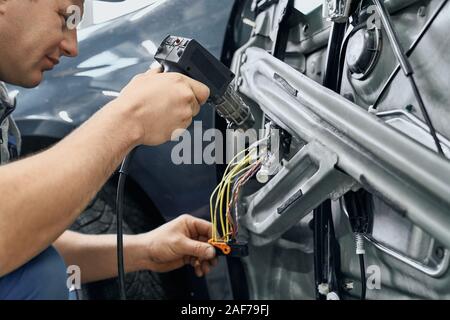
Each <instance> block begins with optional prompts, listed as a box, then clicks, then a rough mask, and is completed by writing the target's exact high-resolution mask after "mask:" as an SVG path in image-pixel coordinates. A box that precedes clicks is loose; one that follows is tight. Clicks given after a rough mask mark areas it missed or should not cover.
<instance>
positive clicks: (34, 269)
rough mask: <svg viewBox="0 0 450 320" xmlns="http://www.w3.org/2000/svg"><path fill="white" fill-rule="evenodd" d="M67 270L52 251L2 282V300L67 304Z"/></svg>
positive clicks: (55, 252) (0, 286)
mask: <svg viewBox="0 0 450 320" xmlns="http://www.w3.org/2000/svg"><path fill="white" fill-rule="evenodd" d="M66 279H67V274H66V266H65V264H64V261H63V259H62V258H61V256H60V255H59V253H58V252H57V251H56V250H55V249H54V248H53V247H50V248H48V249H47V250H45V251H44V252H42V253H41V254H40V255H38V256H37V257H35V258H34V259H33V260H31V261H30V262H28V263H27V264H25V265H23V266H22V267H20V268H19V269H17V270H15V271H13V272H12V273H10V274H8V275H6V276H4V277H3V278H0V300H65V299H67V298H68V289H67V285H66Z"/></svg>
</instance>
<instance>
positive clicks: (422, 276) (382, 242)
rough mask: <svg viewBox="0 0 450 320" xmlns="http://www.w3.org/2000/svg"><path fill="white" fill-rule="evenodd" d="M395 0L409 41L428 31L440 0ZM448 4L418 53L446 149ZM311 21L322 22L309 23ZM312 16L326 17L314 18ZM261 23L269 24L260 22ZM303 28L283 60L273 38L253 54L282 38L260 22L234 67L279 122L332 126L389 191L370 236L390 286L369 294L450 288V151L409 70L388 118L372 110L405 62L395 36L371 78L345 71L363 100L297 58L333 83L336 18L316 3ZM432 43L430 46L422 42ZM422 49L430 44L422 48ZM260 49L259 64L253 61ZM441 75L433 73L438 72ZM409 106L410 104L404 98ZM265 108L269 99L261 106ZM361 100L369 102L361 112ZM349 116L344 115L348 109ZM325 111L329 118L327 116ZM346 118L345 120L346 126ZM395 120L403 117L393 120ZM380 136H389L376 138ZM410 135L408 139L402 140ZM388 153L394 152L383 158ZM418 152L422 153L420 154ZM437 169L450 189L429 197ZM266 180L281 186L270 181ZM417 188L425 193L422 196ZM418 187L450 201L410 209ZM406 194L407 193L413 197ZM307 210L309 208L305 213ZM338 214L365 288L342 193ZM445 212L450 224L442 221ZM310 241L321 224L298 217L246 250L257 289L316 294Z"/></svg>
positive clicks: (435, 292)
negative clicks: (331, 25) (417, 96)
mask: <svg viewBox="0 0 450 320" xmlns="http://www.w3.org/2000/svg"><path fill="white" fill-rule="evenodd" d="M385 3H386V6H387V7H388V10H389V11H390V12H391V14H395V15H394V16H393V20H394V28H395V29H396V30H397V31H399V34H400V41H401V42H402V45H403V46H404V47H405V48H408V47H409V46H410V44H411V43H412V42H413V41H414V40H415V39H417V37H418V34H419V32H420V30H421V29H422V28H423V26H424V25H425V24H426V22H427V19H429V18H430V16H431V14H432V13H433V12H434V10H435V9H436V8H437V6H438V5H439V4H440V1H437V0H432V1H415V0H392V1H385ZM446 9H447V10H448V8H446ZM272 10H273V9H272ZM446 16H448V14H446V11H445V10H444V11H443V12H442V13H441V15H440V16H439V17H438V19H436V21H435V23H433V25H432V27H431V28H430V30H429V31H428V32H427V33H426V34H425V35H424V37H423V38H422V39H421V40H420V41H419V45H418V46H417V48H416V52H417V53H416V52H415V53H413V57H412V58H413V67H414V69H415V72H416V74H418V75H419V77H420V78H423V79H420V80H419V82H421V84H420V85H421V92H422V94H423V95H424V96H425V100H426V103H427V105H429V107H430V108H431V114H432V117H433V120H434V122H436V121H437V122H438V124H437V126H438V128H439V130H438V131H440V133H441V134H440V135H438V136H439V138H440V140H441V141H442V143H443V148H444V150H446V151H447V147H448V139H447V138H446V137H449V136H450V135H449V131H448V129H449V128H450V127H449V126H448V122H449V119H450V114H449V113H448V111H450V109H448V101H449V98H448V93H449V91H448V88H449V87H450V85H449V80H450V79H449V78H448V70H449V67H450V65H449V64H448V63H449V60H448V59H446V52H448V50H446V49H445V46H447V44H448V41H445V39H446V37H448V33H445V31H444V30H448V28H446V27H445V26H446V25H448V21H447V20H446V19H445V17H446ZM257 21H258V20H257ZM306 23H311V24H310V25H308V27H307V28H305V26H306ZM311 26H314V27H312V28H310V27H311ZM259 27H260V26H259V25H258V24H257V25H256V30H258V28H259ZM293 29H295V27H293ZM299 30H300V32H297V31H295V30H292V31H291V35H290V38H289V42H288V47H287V52H289V55H287V56H286V60H285V63H283V62H281V61H276V59H274V58H272V57H270V56H269V55H268V54H266V53H264V52H263V50H260V51H259V53H258V57H256V56H253V57H252V53H251V51H252V50H255V51H257V49H252V48H250V49H249V47H252V46H256V47H259V48H263V49H265V50H270V48H271V43H270V40H268V37H267V36H264V35H262V34H254V35H253V37H252V38H251V39H250V40H249V43H248V44H247V45H246V46H244V47H243V48H241V50H239V51H238V52H237V53H236V58H235V64H234V67H235V68H236V69H235V70H234V71H236V72H237V73H239V72H242V73H241V76H242V77H243V86H241V87H240V90H241V92H243V93H244V94H246V95H248V96H249V97H250V98H251V100H254V101H256V102H257V103H258V107H260V108H261V109H262V110H261V112H262V113H263V114H267V115H268V116H269V117H270V118H271V119H272V120H273V121H274V122H275V123H276V124H277V125H279V126H281V127H282V128H284V129H286V130H288V131H289V132H290V133H292V134H293V135H294V136H297V137H298V138H299V139H300V140H304V141H306V142H309V141H316V140H319V141H320V140H321V139H324V138H325V140H322V141H326V143H325V145H326V146H327V147H329V146H332V148H331V149H332V150H329V151H331V153H332V154H335V155H338V167H340V168H347V169H345V171H346V172H347V173H350V174H351V175H352V176H353V177H354V178H355V179H356V180H359V181H360V182H363V183H364V184H365V185H364V186H365V187H366V188H367V189H368V190H370V191H372V192H374V194H375V195H376V196H380V195H381V194H384V196H383V198H384V199H383V200H380V199H379V198H378V197H374V200H373V201H374V206H375V207H374V215H375V217H374V218H375V225H374V229H373V234H372V236H371V241H367V244H366V266H368V267H369V268H371V267H374V268H378V270H380V272H381V273H380V276H381V284H380V285H381V287H380V288H372V289H371V288H369V290H368V294H367V296H368V298H369V299H411V298H426V299H448V298H449V297H450V290H449V287H450V274H449V268H448V250H446V249H445V246H447V247H448V246H449V243H448V240H449V238H448V235H449V233H450V232H449V231H448V230H450V229H448V227H449V222H450V214H449V211H450V206H449V203H448V199H450V192H449V189H448V185H449V183H450V180H449V176H448V173H449V167H448V161H446V160H442V159H439V158H437V159H436V156H435V155H434V154H433V153H432V152H430V151H428V150H427V149H426V148H430V149H433V143H432V139H431V137H430V135H429V130H428V128H427V127H426V125H425V124H424V123H423V121H421V117H420V114H418V112H417V109H416V108H414V106H412V108H410V107H409V106H408V104H412V105H413V104H414V101H412V100H413V97H412V92H411V91H410V90H409V87H407V85H408V84H407V83H406V79H404V78H403V77H402V75H397V78H396V79H395V80H394V82H393V85H392V88H391V89H390V90H388V95H387V96H386V97H385V99H383V100H382V104H381V106H380V110H379V112H378V116H379V118H377V117H375V116H372V115H368V114H367V110H368V109H369V107H370V105H371V104H372V103H373V101H374V100H375V99H376V98H377V95H378V94H379V92H380V87H381V86H383V85H384V83H385V81H386V80H387V78H388V76H389V74H390V71H391V70H394V68H395V67H396V61H395V59H394V57H393V54H392V50H390V48H389V47H388V46H386V44H384V45H383V46H382V48H381V51H380V58H379V59H378V60H377V61H376V62H375V64H374V66H373V69H372V70H371V71H370V72H368V73H369V76H368V77H367V78H365V79H360V80H358V79H352V80H351V84H349V80H347V78H346V77H344V81H343V86H342V94H346V95H347V94H350V95H347V96H348V97H350V98H354V99H355V101H356V104H351V103H349V102H348V101H345V100H344V99H342V98H340V97H338V96H337V95H335V94H333V93H331V92H329V91H328V90H326V89H324V88H323V87H321V86H320V85H313V83H312V82H311V81H308V80H307V79H305V78H304V77H302V76H301V75H300V73H299V72H296V71H294V69H292V68H295V69H297V71H300V72H302V73H305V74H306V75H307V76H308V77H309V78H311V79H313V80H315V81H317V82H319V83H321V79H322V76H323V74H322V72H323V63H324V61H323V58H322V57H323V56H324V51H325V47H324V46H325V45H326V43H325V40H324V39H326V35H327V34H328V28H327V26H326V25H323V21H321V20H320V19H318V18H317V17H314V13H311V14H309V15H308V16H306V17H304V19H303V20H302V21H301V22H300V26H299ZM305 31H311V33H310V34H307V33H306V32H305ZM324 36H325V37H324ZM383 36H384V35H382V37H383ZM384 40H386V39H384ZM385 42H387V41H385ZM428 48H433V49H431V51H432V53H431V55H432V56H433V57H434V58H435V59H434V60H430V59H427V58H426V54H427V53H430V52H429V51H428ZM422 50H423V54H421V51H422ZM249 53H250V54H249ZM416 54H419V56H418V57H416V58H415V57H414V55H416ZM242 55H245V56H246V62H245V64H244V65H241V62H242V61H241V59H240V58H241V56H242ZM302 55H303V56H302ZM291 57H293V59H292V58H291ZM252 61H253V64H249V62H252ZM305 61H306V65H305ZM288 65H290V66H291V67H292V68H289V67H288ZM304 67H306V68H304ZM284 68H286V69H284ZM287 69H288V70H289V71H288V72H287V74H283V73H282V72H281V71H280V70H287ZM305 69H306V70H305ZM275 72H277V74H278V75H281V76H282V77H283V78H284V79H285V80H286V82H287V83H288V85H290V86H291V88H289V89H288V90H286V89H285V90H284V92H283V89H282V87H281V86H280V85H279V83H277V82H276V81H274V78H273V75H274V73H275ZM345 74H346V72H344V75H345ZM446 74H447V76H445V75H446ZM290 76H291V77H290ZM430 80H431V82H430V83H427V81H430ZM422 86H423V87H422ZM266 89H267V90H266ZM295 90H298V92H299V94H298V97H293V96H290V95H289V94H288V93H287V92H295ZM344 102H345V103H344ZM344 105H346V107H345V106H344ZM406 106H408V108H406V109H404V107H406ZM254 108H257V107H256V106H254ZM358 109H360V110H362V111H363V112H362V113H359V112H358V111H357V110H358ZM256 112H257V111H256ZM330 115H332V117H330ZM354 116H355V117H354ZM340 117H341V118H342V122H340V121H338V120H339V118H340ZM324 118H326V119H327V120H328V121H323V119H324ZM361 119H363V121H361ZM366 120H367V121H366ZM383 122H386V123H383ZM336 124H337V125H338V126H336ZM339 126H340V129H343V128H344V130H336V127H339ZM388 126H391V127H392V129H391V130H389V128H387V127H388ZM394 130H395V131H396V132H394ZM430 139H431V140H430ZM339 140H340V141H341V142H342V143H343V144H347V146H346V147H345V146H343V145H334V144H333V141H339ZM376 141H378V144H376V143H375V145H374V142H376ZM392 141H394V142H392ZM366 142H367V143H366ZM403 143H405V145H403V146H402V144H403ZM393 144H396V146H395V148H394V149H390V148H389V146H386V145H390V146H391V147H392V146H393ZM301 145H302V144H301ZM397 147H398V148H397ZM341 152H342V155H343V156H341ZM354 152H361V154H360V155H359V156H358V157H356V158H355V159H351V157H352V156H350V157H348V155H351V154H352V153H354ZM417 154H419V156H418V157H416V156H417ZM411 158H413V159H411ZM430 159H434V160H432V161H433V163H436V162H434V161H437V162H438V163H439V166H438V167H434V164H431V163H429V160H430ZM352 160H355V161H352ZM367 160H369V161H367ZM380 160H381V161H382V162H385V163H384V164H381V162H380ZM392 162H397V164H396V165H395V164H393V163H392ZM411 162H415V164H414V165H413V166H411V164H412V163H411ZM370 163H371V164H370ZM341 165H342V167H341ZM361 165H362V166H363V167H365V169H364V170H362V167H360V166H361ZM350 167H353V169H354V170H352V169H351V168H350ZM433 168H434V169H433ZM416 170H418V171H416ZM369 172H378V174H379V177H382V176H384V177H385V178H386V177H387V178H388V180H390V181H388V182H386V181H385V183H382V182H381V180H382V179H380V180H377V179H375V180H377V182H378V183H379V184H378V188H373V184H372V183H371V184H370V185H368V184H367V183H366V182H367V180H366V178H367V175H368V173H369ZM426 172H429V173H431V176H432V177H433V178H432V180H434V179H435V178H438V176H439V175H442V176H441V178H442V179H440V183H438V184H440V186H441V187H442V189H441V191H440V192H438V195H437V198H438V199H440V200H436V198H434V200H433V199H432V198H427V197H428V195H426V194H427V193H435V192H434V191H433V190H431V189H429V188H428V187H427V182H425V180H422V177H424V178H426V177H427V173H426ZM416 174H418V175H416ZM422 174H423V175H422ZM389 175H390V177H388V176H389ZM369 176H370V173H369ZM407 176H409V178H407ZM431 176H428V178H430V177H431ZM361 178H362V179H361ZM369 178H370V177H369ZM372 178H373V177H371V178H370V179H372ZM438 180H439V178H438ZM435 182H437V180H435ZM416 184H419V185H422V186H421V188H423V190H424V191H425V193H421V192H420V191H418V189H416V190H414V188H415V187H417V185H416ZM438 188H439V187H438ZM248 189H249V190H247V191H248V193H249V194H253V193H255V192H258V189H256V190H255V189H254V188H250V187H249V188H248ZM401 190H403V192H401ZM259 191H261V190H259ZM294 191H295V189H286V190H285V194H283V193H282V192H281V191H280V190H277V191H276V192H274V197H275V195H278V196H279V197H283V196H286V195H288V194H291V193H293V192H294ZM397 191H400V192H397ZM265 192H266V194H267V195H270V190H265ZM416 196H417V199H412V198H413V197H416ZM409 197H411V198H409ZM250 198H251V197H250ZM275 198H276V197H275ZM410 199H411V200H413V201H414V200H417V201H419V202H420V201H425V202H428V201H429V202H434V201H437V202H439V201H440V203H439V204H438V206H437V207H435V210H436V211H434V213H432V214H429V213H430V212H429V207H427V206H423V207H415V209H416V211H415V212H412V214H411V212H410V211H409V209H413V210H414V208H412V207H411V206H409V205H408V203H409V201H410ZM274 201H276V199H275V200H274ZM385 201H387V203H386V202H385ZM402 203H403V204H405V205H406V207H407V208H406V209H405V207H404V206H403V205H402ZM410 204H411V203H410ZM432 205H433V204H432ZM439 206H440V207H439ZM264 209H266V208H264ZM252 214H253V215H258V212H257V211H254V212H252ZM260 214H261V215H263V216H264V215H265V214H267V213H264V210H262V211H261V212H260ZM297 217H298V218H300V217H301V216H300V214H299V215H298V216H297ZM308 217H309V219H310V216H309V215H308V216H306V217H305V218H304V219H303V220H301V221H302V222H301V223H298V224H302V225H305V223H304V222H303V221H304V220H306V219H307V218H308ZM333 217H334V220H335V229H336V235H337V238H338V240H339V244H340V247H341V270H342V273H343V275H344V279H343V280H344V281H345V282H346V283H349V284H351V286H354V289H353V290H351V291H350V292H349V295H350V296H351V297H355V298H357V297H358V295H359V291H360V287H361V286H360V282H359V276H360V273H359V272H360V271H359V264H358V259H357V257H356V255H355V251H354V250H355V244H354V238H353V234H352V232H351V229H350V225H349V221H348V218H347V217H346V216H345V213H344V212H343V210H342V208H341V207H340V205H339V202H338V201H333ZM256 221H258V220H256ZM441 223H443V224H444V225H445V226H443V225H440V224H441ZM245 224H246V225H251V219H248V221H245ZM419 226H422V227H423V226H427V227H428V230H427V231H424V230H423V229H422V228H421V227H419ZM250 228H251V229H252V230H253V231H261V230H258V229H257V228H255V227H254V226H253V227H250ZM253 231H251V230H250V232H249V234H248V235H246V236H247V237H248V238H250V239H252V238H254V237H255V235H254V234H253ZM436 231H437V233H438V234H439V238H440V239H441V240H444V239H446V242H445V243H444V245H445V246H443V245H442V244H440V243H439V241H437V240H436V239H435V236H436ZM286 237H288V238H289V241H288V242H286V241H285V240H286V239H285V238H286ZM257 238H258V237H257ZM275 238H276V237H274V239H275ZM258 240H259V239H258ZM310 241H312V233H311V229H309V228H298V227H297V225H295V224H293V225H292V228H291V229H289V230H288V231H286V232H285V233H283V234H282V235H281V236H280V237H279V238H278V239H275V240H274V241H273V242H271V243H269V244H265V245H263V246H257V245H255V242H251V243H252V246H251V251H250V252H251V254H250V256H249V257H248V259H247V260H246V271H247V276H248V279H249V282H250V284H251V294H252V297H257V298H259V297H265V298H276V299H277V298H283V299H292V298H295V299H299V298H303V299H305V298H313V297H314V294H313V292H314V287H313V286H314V285H313V277H314V274H313V272H312V268H313V261H312V256H308V255H307V254H306V252H309V251H308V250H307V248H308V243H310ZM256 243H258V241H256ZM294 248H295V249H294ZM297 250H298V251H297ZM297 258H298V259H297ZM300 259H301V261H299V260H300ZM267 280H268V281H267ZM267 282H269V284H268V283H267ZM300 288H301V289H300Z"/></svg>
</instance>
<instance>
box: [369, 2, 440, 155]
mask: <svg viewBox="0 0 450 320" xmlns="http://www.w3.org/2000/svg"><path fill="white" fill-rule="evenodd" d="M373 2H374V4H375V5H376V7H377V9H378V13H379V15H380V18H381V22H382V23H383V26H384V28H385V29H386V34H387V36H388V38H389V42H390V43H391V47H392V49H393V50H394V54H395V56H396V58H397V60H398V62H399V63H400V67H401V68H402V70H403V73H404V74H405V76H406V78H408V80H409V82H410V84H411V87H412V89H413V93H414V96H415V97H416V100H417V102H418V104H419V107H420V110H421V111H422V115H423V117H424V119H425V122H426V123H427V125H428V127H429V129H430V134H431V136H432V137H433V140H434V143H435V144H436V148H437V151H438V153H439V154H440V155H441V156H443V157H445V155H444V151H443V150H442V146H441V143H440V141H439V139H438V137H437V133H436V130H435V128H434V126H433V123H432V122H431V118H430V115H429V113H428V111H427V109H426V107H425V104H424V102H423V99H422V96H421V94H420V92H419V89H418V87H417V83H416V81H415V79H414V71H413V68H412V66H411V64H410V62H409V60H408V57H407V55H406V54H405V52H404V51H403V49H402V47H401V45H400V42H399V40H398V37H397V34H396V33H395V31H394V28H393V27H392V22H391V20H390V16H389V14H388V13H387V10H386V8H385V6H384V3H382V2H381V1H380V0H373Z"/></svg>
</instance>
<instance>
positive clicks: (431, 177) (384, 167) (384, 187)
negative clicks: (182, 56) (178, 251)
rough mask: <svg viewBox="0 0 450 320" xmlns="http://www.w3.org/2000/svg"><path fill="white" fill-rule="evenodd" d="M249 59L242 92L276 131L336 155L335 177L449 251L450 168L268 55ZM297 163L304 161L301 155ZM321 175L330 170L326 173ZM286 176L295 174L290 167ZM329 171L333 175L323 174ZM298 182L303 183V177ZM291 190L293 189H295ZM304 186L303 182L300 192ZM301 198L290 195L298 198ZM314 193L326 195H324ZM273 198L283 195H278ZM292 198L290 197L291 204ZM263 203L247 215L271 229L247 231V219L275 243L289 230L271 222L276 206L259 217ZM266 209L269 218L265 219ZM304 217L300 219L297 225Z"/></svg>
mask: <svg viewBox="0 0 450 320" xmlns="http://www.w3.org/2000/svg"><path fill="white" fill-rule="evenodd" d="M245 56H246V61H245V63H244V64H242V65H241V68H240V77H241V78H242V81H241V82H240V84H241V85H240V87H239V90H240V92H242V93H243V94H244V95H246V96H247V97H248V98H250V99H252V100H253V101H255V102H256V103H257V104H258V105H259V107H260V108H261V109H262V110H263V111H264V112H265V113H266V115H267V116H268V117H269V118H270V119H271V120H273V121H274V122H275V123H276V124H278V125H280V126H283V128H285V129H286V130H287V131H288V132H290V133H293V134H295V135H296V136H298V137H299V138H300V139H302V140H303V141H305V142H306V143H307V144H310V143H313V142H314V141H318V142H319V143H320V144H322V145H324V146H326V149H328V150H329V152H330V153H331V154H335V155H336V158H335V159H336V166H335V167H336V169H334V170H336V171H338V170H342V171H343V172H345V173H346V174H348V175H349V176H351V177H352V178H353V179H355V180H356V181H357V182H358V183H359V184H361V186H363V187H364V188H365V189H366V190H368V191H370V192H371V193H373V194H376V195H378V196H379V197H380V198H382V199H383V200H384V201H386V202H387V203H389V204H390V205H391V206H392V207H394V208H396V210H397V211H399V212H401V213H402V214H404V215H405V216H407V217H408V218H410V219H411V220H412V221H413V222H414V223H415V224H416V225H417V226H419V227H421V228H423V229H424V230H425V231H427V232H428V233H430V234H432V235H433V236H434V237H435V238H436V239H437V240H438V241H440V242H441V243H442V244H443V245H445V246H446V247H450V233H449V232H448V230H450V212H449V211H450V210H449V208H450V185H449V183H448V182H449V181H450V162H448V161H447V160H446V159H443V158H442V157H440V156H439V155H437V154H436V153H434V152H433V151H432V150H430V149H428V148H427V147H424V146H423V145H421V144H419V143H417V142H416V141H413V140H411V139H410V138H409V137H407V136H405V135H403V134H402V133H400V132H398V131H397V130H395V129H394V128H392V127H390V126H389V125H387V124H385V123H384V122H382V121H380V120H379V119H378V118H377V117H376V116H374V115H372V114H369V113H367V112H366V111H364V110H363V109H361V108H360V107H358V106H356V105H355V104H353V103H351V102H349V101H348V100H346V99H345V98H343V97H341V96H340V95H338V94H336V93H334V92H332V91H330V90H328V89H326V88H324V87H323V86H321V85H319V84H318V83H316V82H314V81H313V80H311V79H309V78H307V77H306V76H304V75H303V74H301V73H299V72H298V71H296V70H295V69H293V68H292V67H290V66H288V65H287V64H285V63H283V62H282V61H280V60H278V59H276V58H274V57H273V56H271V55H270V54H269V53H267V52H266V51H265V50H263V49H260V48H248V49H247V50H246V51H245ZM275 106H276V107H275ZM316 143H317V142H316ZM316 145H317V144H316ZM310 148H311V149H310V150H313V149H314V148H313V147H310ZM306 150H309V149H305V151H303V153H306V154H308V153H309V154H311V152H310V151H306ZM300 152H302V151H300ZM318 154H320V153H315V155H316V156H315V157H313V158H316V159H317V156H318ZM299 158H302V157H301V155H299ZM316 163H317V162H316ZM297 165H303V166H304V162H302V161H298V163H297ZM318 167H319V170H318V171H317V172H319V174H321V176H320V177H321V178H322V179H324V178H328V177H330V171H329V170H330V168H331V167H330V165H328V166H326V167H324V166H323V165H322V171H321V170H320V165H319V166H318ZM323 168H327V169H325V171H323V170H324V169H323ZM287 169H289V170H293V168H290V167H288V168H287ZM299 171H300V172H301V170H299ZM327 171H328V174H325V173H327ZM283 174H285V170H281V171H280V173H278V175H280V178H278V177H277V176H275V177H274V178H273V179H275V181H282V180H283ZM299 178H302V177H301V175H300V176H299ZM305 178H306V179H308V178H310V179H311V181H314V184H313V185H316V186H317V185H320V179H319V177H317V178H315V177H314V176H311V177H307V176H306V177H304V176H303V179H305ZM288 180H289V179H288ZM288 180H287V181H288ZM299 180H301V179H299ZM309 183H311V182H309ZM275 185H276V184H275V183H274V186H275ZM292 186H293V187H295V185H294V184H293V183H292ZM301 186H302V184H301V183H299V184H298V187H300V188H301ZM405 186H406V187H405ZM268 189H269V188H266V189H264V190H265V191H263V192H264V195H265V197H267V198H268V199H272V201H274V199H275V198H276V197H275V196H272V194H271V191H270V190H268ZM331 189H333V188H331ZM347 190H348V189H347ZM298 191H299V190H298V189H294V190H292V192H293V193H295V192H298ZM302 191H303V190H302ZM305 191H306V189H305ZM316 191H319V192H321V189H320V188H318V190H316ZM273 192H275V193H276V194H278V195H279V194H280V191H279V190H277V189H276V188H275V189H274V190H273ZM330 193H332V190H330V189H326V188H324V189H322V195H321V196H317V197H316V200H317V203H313V201H312V198H307V197H305V199H311V203H308V205H305V206H304V209H305V210H307V209H311V208H314V206H315V205H319V204H320V203H321V201H322V200H323V197H324V196H328V197H329V196H330ZM292 195H293V194H289V196H288V197H287V198H289V197H291V196H292ZM261 196H262V194H261V195H257V196H255V199H254V200H253V201H254V202H253V203H254V205H253V207H250V208H249V209H252V208H254V209H255V212H248V213H247V214H248V215H252V216H254V217H256V216H258V215H262V217H265V218H256V219H259V221H266V222H265V223H266V224H265V225H264V224H262V225H260V226H259V227H257V226H258V223H255V222H252V223H251V224H249V222H250V221H249V220H243V224H244V226H245V227H246V228H249V229H250V230H251V231H256V233H258V232H259V233H260V234H261V235H263V236H264V235H266V236H269V237H270V236H271V235H272V236H274V235H275V233H276V232H281V230H284V228H283V223H282V222H281V221H282V220H279V219H280V217H279V218H278V219H274V218H273V217H274V214H276V210H277V209H278V206H277V208H275V207H273V208H269V207H264V205H262V207H261V209H262V211H261V212H259V211H258V208H259V207H258V203H264V202H261V200H258V197H261ZM287 198H286V199H287ZM298 201H302V199H299V200H298ZM305 201H306V200H305ZM294 202H295V201H294ZM250 203H251V202H250ZM296 206H298V205H297V204H296ZM265 209H267V210H272V212H271V213H268V212H265V211H264V210H265ZM274 211H275V212H274ZM303 214H305V213H304V212H303ZM267 217H272V218H269V219H272V221H273V223H274V227H273V229H271V227H270V225H269V224H270V223H269V221H271V220H267ZM300 217H301V215H300V216H298V217H297V218H300ZM257 221H258V220H257ZM278 221H279V222H278ZM277 222H278V223H279V224H280V225H277ZM252 224H254V225H255V226H252ZM277 228H279V229H277ZM265 232H267V233H266V234H265ZM270 232H273V233H272V234H271V233H270Z"/></svg>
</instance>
